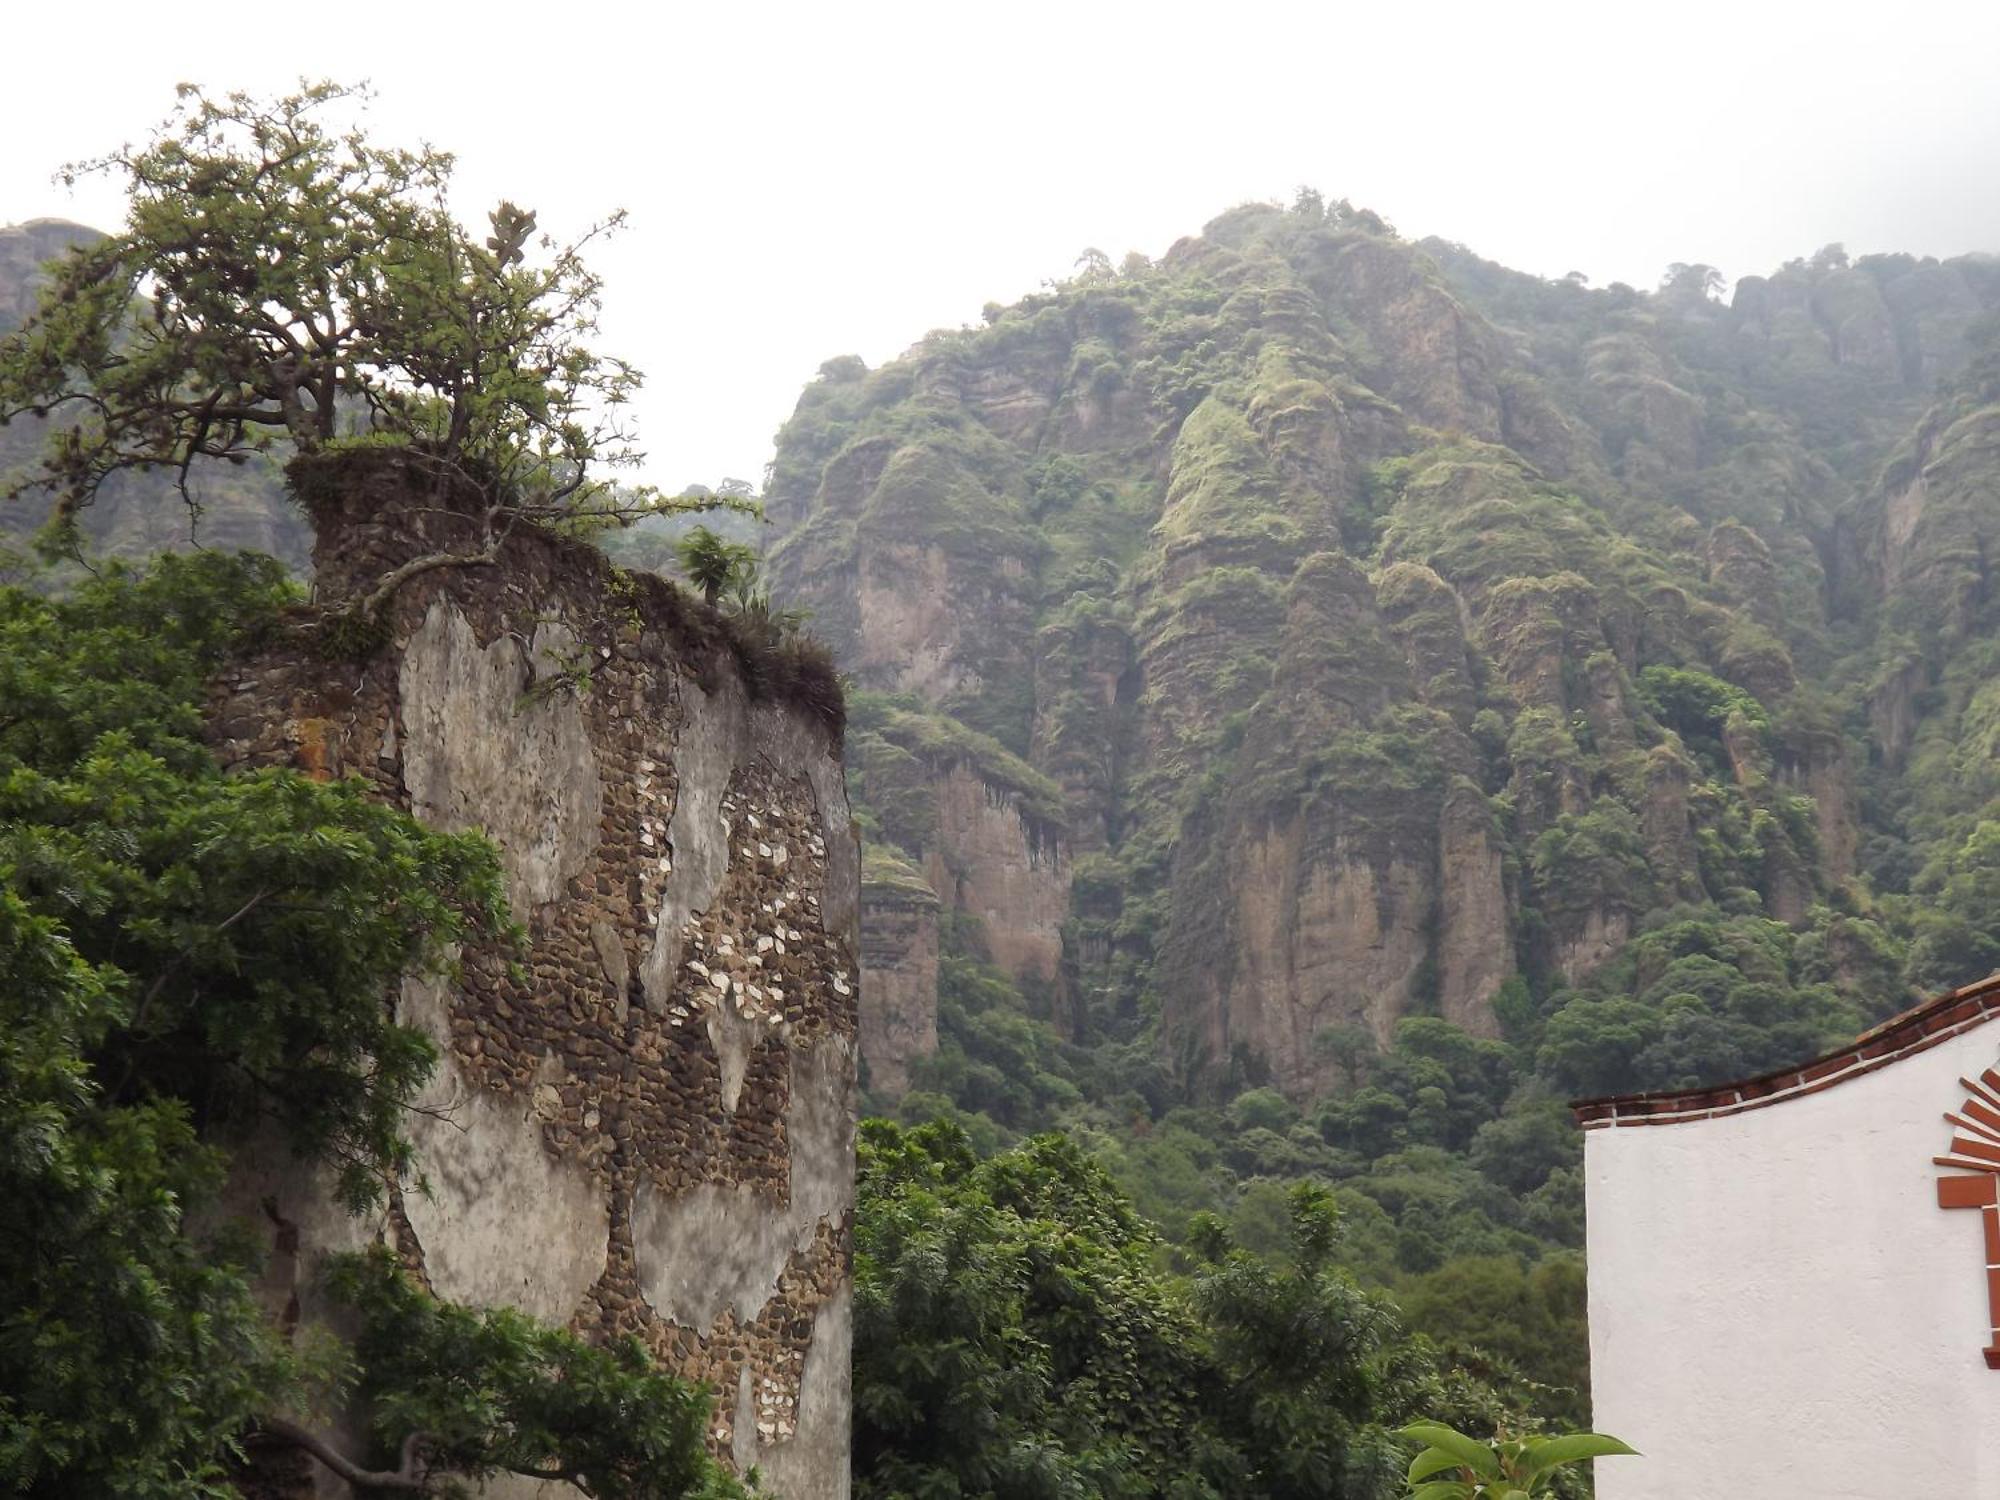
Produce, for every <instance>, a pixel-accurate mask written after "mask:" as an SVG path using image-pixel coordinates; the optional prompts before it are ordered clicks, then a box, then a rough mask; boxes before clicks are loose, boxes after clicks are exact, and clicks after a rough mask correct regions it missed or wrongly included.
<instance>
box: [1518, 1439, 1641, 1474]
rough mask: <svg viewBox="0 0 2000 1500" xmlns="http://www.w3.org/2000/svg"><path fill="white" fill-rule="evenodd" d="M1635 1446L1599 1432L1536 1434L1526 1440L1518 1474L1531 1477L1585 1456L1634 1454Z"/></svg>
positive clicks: (1624, 1455)
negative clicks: (1543, 1436)
mask: <svg viewBox="0 0 2000 1500" xmlns="http://www.w3.org/2000/svg"><path fill="white" fill-rule="evenodd" d="M1638 1456H1639V1452H1638V1450H1637V1449H1636V1448H1630V1447H1627V1446H1626V1445H1625V1444H1624V1443H1621V1442H1620V1441H1619V1440H1618V1439H1617V1438H1615V1437H1607V1436H1605V1435H1604V1434H1603V1433H1601V1432H1572V1433H1570V1434H1568V1435H1567V1436H1564V1437H1553V1438H1538V1439H1536V1440H1535V1441H1534V1442H1531V1443H1529V1444H1528V1449H1527V1452H1526V1454H1525V1455H1524V1456H1523V1459H1522V1463H1521V1477H1522V1478H1523V1479H1533V1478H1534V1477H1535V1476H1536V1475H1537V1474H1543V1473H1546V1472H1548V1471H1549V1470H1550V1469H1553V1468H1557V1467H1559V1466H1560V1465H1562V1464H1573V1463H1579V1462H1581V1461H1582V1460H1584V1459H1586V1458H1616V1457H1632V1458H1637V1457H1638Z"/></svg>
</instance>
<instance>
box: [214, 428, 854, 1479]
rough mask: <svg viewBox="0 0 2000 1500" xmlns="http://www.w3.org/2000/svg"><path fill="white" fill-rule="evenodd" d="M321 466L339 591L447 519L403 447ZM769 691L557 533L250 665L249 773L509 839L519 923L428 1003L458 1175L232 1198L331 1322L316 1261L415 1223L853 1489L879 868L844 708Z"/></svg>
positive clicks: (436, 1095)
mask: <svg viewBox="0 0 2000 1500" xmlns="http://www.w3.org/2000/svg"><path fill="white" fill-rule="evenodd" d="M302 478H303V479H305V480H307V481H309V482H308V483H306V484H305V488H306V489H307V490H308V491H309V492H310V493H311V494H312V495H313V497H314V501H313V507H314V521H315V526H316V530H317V536H318V553H319V555H318V558H317V564H318V574H319V577H320V580H321V583H322V585H323V586H325V587H327V588H330V589H332V590H333V591H334V593H335V595H336V596H337V595H339V594H340V593H341V592H343V591H344V589H345V587H346V585H347V584H348V583H350V582H352V581H353V580H355V579H358V578H364V577H368V576H372V575H374V574H377V573H379V572H380V571H381V570H382V569H383V568H385V567H386V566H389V565H393V564H394V563H395V562H396V561H398V560H399V559H401V558H405V557H408V556H411V555H414V553H415V551H416V550H417V549H420V548H427V547H428V546H429V545H430V544H429V543H428V542H427V541H426V537H427V535H428V534H429V533H430V531H431V530H432V529H434V528H435V527H437V526H439V525H443V524H446V523H447V522H448V521H449V519H450V518H449V517H448V516H446V517H442V518H440V517H439V515H438V513H437V512H436V511H435V509H434V508H426V507H427V506H429V504H430V502H429V501H428V499H427V498H426V500H425V502H424V504H423V505H419V504H418V503H417V502H416V501H414V500H412V498H411V495H410V493H409V492H408V491H407V490H406V489H405V488H404V481H403V480H402V478H401V475H400V471H399V470H398V469H397V468H396V466H395V464H394V463H393V461H391V460H387V459H381V458H377V459H373V460H364V459H362V458H349V459H346V460H339V459H335V460H323V461H318V462H317V463H316V464H315V465H314V466H312V467H311V468H310V470H309V471H303V472H302ZM357 647H358V649H357ZM759 681H760V679H759V677H758V676H757V675H756V674H755V673H749V674H746V672H745V671H744V670H743V667H742V666H741V665H740V663H739V661H738V659H737V657H736V656H734V655H732V653H731V651H730V650H729V649H728V642H727V640H726V639H724V638H723V637H722V636H720V635H719V634H718V632H717V624H716V621H715V620H714V618H713V617H712V616H710V615H707V614H706V613H705V612H704V611H703V610H702V609H701V608H700V607H699V606H697V605H694V604H692V603H690V602H688V601H687V599H686V598H685V596H682V595H679V594H677V593H676V592H675V591H674V590H673V589H671V588H670V587H668V586H666V585H663V584H661V583H659V581H658V580H655V579H651V578H645V577H639V576H634V575H629V574H621V573H616V572H614V571H613V570H612V569H611V568H610V566H609V565H608V564H607V563H605V562H604V560H603V559H602V557H601V556H600V555H599V554H598V553H596V552H594V551H592V550H591V549H589V548H587V547H584V546H581V545H579V544H575V543H570V542H566V541H562V540H559V539H556V538H553V537H550V536H547V535H543V534H540V533H531V532H529V531H527V530H523V531H520V532H517V533H515V535H514V536H513V538H512V539H510V540H509V541H508V543H507V544H506V548H505V550H504V551H503V554H502V556H501V558H500V561H499V563H498V565H497V566H492V567H475V568H460V569H451V568H447V569H441V570H437V571H433V572H429V573H425V574H422V575H421V576H419V577H418V578H416V579H414V580H413V581H411V582H410V583H409V584H408V585H406V586H405V587H404V588H403V589H402V591H401V592H400V593H399V594H398V595H397V596H396V598H395V600H394V602H393V605H392V607H391V613H390V616H389V618H388V620H387V622H386V638H385V639H383V640H381V641H379V642H372V641H370V642H359V643H357V642H354V641H352V640H346V639H343V640H342V641H341V642H340V643H338V644H329V645H326V646H324V647H322V648H317V649H316V648H314V647H312V646H310V645H301V644H299V643H298V642H297V641H290V642H288V643H280V644H276V645H273V646H272V647H271V648H269V649H268V650H267V651H265V652H264V653H263V654H262V655H261V656H258V657H256V658H254V659H252V660H250V661H248V662H246V663H244V664H243V665H242V666H241V667H240V669H238V670H236V671H234V672H233V673H231V674H230V675H229V676H227V677H226V678H225V679H223V680H222V681H219V682H218V683H217V684H216V685H215V689H214V701H213V705H212V724H213V737H214V741H215V744H216V748H217V751H218V753H219V754H220V755H221V757H222V758H223V759H224V760H225V762H227V763H229V764H233V765H251V764H268V763H291V764H297V765H301V766H304V767H306V768H309V769H310V770H312V771H314V772H315V773H317V774H321V775H326V776H358V777H360V778H362V779H364V780H365V781H367V782H369V783H371V784H372V785H373V786H374V788H375V789H376V791H377V793H378V794H379V795H380V796H382V797H383V798H385V799H388V800H390V801H393V802H395V803H396V804H398V805H399V806H402V807H404V808H407V809H408V810H410V811H411V812H413V813H415V814H416V815H418V816H419V817H421V818H424V819H425V820H427V821H429V822H432V823H434V824H436V825H438V826H441V827H445V828H451V829H473V828H476V829H481V830H483V831H484V832H485V833H487V834H488V835H489V836H490V837H492V838H493V840H494V841H495V842H496V843H497V844H498V846H499V848H500V851H501V854H502V857H503V860H504V864H505V871H506V877H507V887H508V893H509V896H510V899H511V902H512V905H513V908H514V915H515V917H516V918H517V920H518V921H519V923H520V924H521V927H522V929H523V931H524V947H523V948H522V949H520V950H519V951H518V952H507V951H497V950H496V951H490V952H489V951H476V952H475V951H468V952H465V953H464V954H462V955H461V956H460V970H459V974H458V977H457V979H456V981H455V982H454V983H452V984H450V985H447V986H441V987H440V986H430V985H420V984H414V983H412V984H409V985H407V986H406V987H405V989H404V992H403V994H402V995H401V997H400V1000H399V1002H398V1003H399V1009H400V1013H401V1015H402V1016H403V1017H404V1018H406V1019H407V1020H409V1021H411V1022H413V1023H415V1024H417V1025H419V1026H421V1027H422V1028H424V1029H425V1030H427V1031H429V1032H430V1033H431V1035H432V1036H433V1037H434V1038H435V1039H436V1040H437V1042H438V1044H439V1047H440V1050H441V1052H442V1054H443V1058H444V1064H443V1066H442V1068H441V1070H440V1072H439V1074H438V1076H437V1078H436V1080H435V1082H434V1084H433V1085H432V1090H431V1094H430V1097H429V1098H428V1099H427V1100H426V1101H425V1102H426V1103H427V1104H428V1105H429V1106H431V1108H432V1110H433V1111H434V1112H433V1113H430V1114H427V1115H425V1116H423V1117H420V1118H418V1119H417V1120H416V1121H415V1122H414V1125H413V1129H414V1132H415V1141H416V1145H417V1147H418V1166H419V1170H420V1172H421V1174H422V1177H423V1179H424V1180H425V1181H426V1183H427V1184H428V1190H427V1191H422V1192H419V1191H415V1190H414V1189H405V1190H403V1191H399V1192H396V1193H393V1194H392V1195H391V1196H390V1198H389V1201H388V1203H387V1206H386V1208H385V1210H384V1211H383V1212H382V1213H381V1214H380V1215H379V1216H378V1217H376V1218H375V1219H373V1220H369V1221H361V1220H355V1219H351V1218H349V1217H347V1216H345V1215H344V1214H343V1213H341V1212H340V1211H339V1210H338V1209H337V1208H336V1207H335V1205H333V1203H332V1202H331V1201H330V1199H329V1198H328V1196H327V1194H326V1193H325V1192H324V1190H323V1188H322V1186H321V1185H319V1184H315V1183H313V1182H310V1181H302V1180H300V1179H299V1177H298V1174H297V1172H296V1168H295V1167H294V1166H293V1165H292V1164H291V1163H289V1162H287V1161H283V1160H273V1161H269V1162H265V1163H263V1164H261V1166H260V1165H257V1164H254V1163H253V1165H252V1166H250V1167H249V1168H247V1169H246V1170H245V1172H244V1174H243V1176H242V1178H241V1180H239V1181H238V1183H237V1184H236V1191H237V1193H238V1195H239V1196H240V1197H241V1198H242V1199H243V1200H244V1201H245V1202H246V1203H247V1204H255V1203H258V1202H262V1203H263V1204H264V1205H265V1208H266V1212H265V1213H263V1214H253V1215H252V1217H255V1218H257V1219H258V1220H259V1221H260V1222H267V1223H269V1224H271V1225H272V1227H273V1260H272V1267H271V1270H270V1273H269V1278H268V1279H269V1282H270V1287H269V1291H270V1295H271V1297H272V1300H273V1303H274V1305H275V1306H283V1305H285V1304H287V1303H289V1304H290V1305H291V1306H292V1307H293V1308H294V1309H295V1310H297V1309H301V1308H302V1309H303V1310H304V1312H305V1314H306V1315H307V1316H308V1317H310V1316H311V1315H312V1314H313V1312H314V1310H315V1306H316V1304H315V1301H314V1298H315V1296H316V1293H315V1291H314V1284H313V1280H312V1273H313V1269H314V1261H315V1254H316V1252H319V1251H322V1250H326V1249H330V1248H340V1247H347V1246H352V1245H354V1244H356V1243H358V1242H365V1241H368V1240H377V1241H381V1242H385V1243H387V1244H389V1245H390V1246H392V1247H393V1248H394V1249H395V1250H396V1252H397V1253H398V1254H399V1255H400V1256H401V1258H402V1259H403V1261H404V1262H405V1263H406V1265H408V1266H409V1267H410V1268H411V1270H412V1271H413V1272H415V1274H417V1275H418V1276H419V1277H421V1278H422V1279H423V1280H424V1281H425V1283H426V1284H427V1285H429V1286H431V1287H433V1288H434V1289H436V1290H437V1291H438V1292H439V1293H441V1294H443V1295H445V1296H448V1297H451V1298H453V1299H457V1300H461V1301H464V1302H469V1303H472V1304H476V1305H492V1304H497V1303H510V1304H513V1305H515V1306H519V1307H522V1308H525V1309H526V1310H528V1311H529V1312H531V1313H533V1314H535V1315H537V1316H538V1317H542V1318H545V1319H549V1320H551V1321H554V1322H557V1323H561V1324H567V1325H569V1326H571V1327H573V1328H576V1329H578V1330H581V1331H584V1332H586V1333H591V1334H603V1335H610V1334H614V1333H629V1334H634V1335H636V1336H638V1337H639V1338H640V1339H641V1340H642V1341H643V1342H644V1343H645V1344H646V1345H647V1346H648V1347H649V1348H650V1350H651V1351H652V1352H653V1353H654V1354H655V1355H656V1356H657V1357H658V1358H659V1359H661V1360H662V1361H663V1362H665V1364H666V1365H667V1366H668V1367H670V1368H672V1369H675V1370H677V1371H680V1372H683V1373H685V1374H687V1375H689V1376H691V1377H694V1378H697V1379H700V1380H703V1381H706V1382H708V1383H709V1384H710V1385H711V1386H712V1387H713V1388H714V1390H715V1391H716V1393H717V1406H716V1415H715V1425H714V1428H713V1431H712V1434H711V1437H712V1441H713V1444H714V1446H715V1447H716V1448H717V1450H718V1451H719V1452H721V1453H723V1454H725V1455H728V1456H730V1457H731V1458H732V1459H733V1460H734V1462H735V1463H736V1465H737V1466H738V1467H739V1468H742V1469H748V1468H749V1467H751V1466H752V1465H755V1466H757V1467H759V1468H760V1469H761V1470H762V1471H763V1473H764V1474H765V1476H766V1479H767V1483H769V1484H770V1486H771V1487H772V1488H773V1490H774V1491H775V1492H776V1493H777V1494H780V1495H785V1496H792V1497H797V1500H803V1497H807V1496H811V1497H814V1500H817V1497H820V1496H825V1495H842V1494H845V1493H846V1491H847V1483H848V1464H847V1448H848V1418H847V1401H848V1397H847V1391H848V1355H847V1351H848V1338H849V1335H848V1327H849V1287H850V1273H849V1254H850V1251H849V1246H850V1224H851V1214H852V1209H853V1192H854V1155H853V1152H854V1142H853V1130H854V1114H855V1072H856V1046H855V1030H856V1018H855V1005H856V990H857V987H858V983H859V976H858V958H859V954H858V939H857V931H856V913H857V908H858V900H859V877H858V862H857V850H856V846H855V843H854V838H853V833H852V823H851V820H850V816H849V811H848V805H847V798H846V793H845V790H844V787H843V784H842V777H841V769H840V759H839V756H840V742H839V726H838V724H837V723H829V722H827V720H826V718H825V716H824V713H823V712H822V713H816V712H814V711H811V710H808V709H805V708H801V707H799V706H795V704H794V703H793V702H792V701H790V700H788V699H787V698H785V697H783V696H778V695H771V694H760V692H759ZM490 1493H496V1494H497V1493H501V1491H499V1490H493V1491H490ZM508 1493H511V1492H508ZM536 1493H541V1492H539V1491H537V1492H536Z"/></svg>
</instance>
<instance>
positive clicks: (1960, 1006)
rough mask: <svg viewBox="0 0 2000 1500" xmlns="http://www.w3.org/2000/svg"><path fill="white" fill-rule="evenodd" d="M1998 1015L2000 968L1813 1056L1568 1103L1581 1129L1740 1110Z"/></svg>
mask: <svg viewBox="0 0 2000 1500" xmlns="http://www.w3.org/2000/svg"><path fill="white" fill-rule="evenodd" d="M1995 1015H2000V974H1993V975H1989V976H1988V977H1987V978H1985V979H1982V980H1980V981H1979V982H1978V983H1976V984H1968V985H1966V986H1964V987H1963V988H1962V989H1956V990H1950V991H1947V992H1946V993H1945V994H1942V995H1939V996H1937V997H1935V998H1934V999H1930V1000H1926V1001H1924V1002H1923V1003H1922V1004H1921V1005H1917V1006H1913V1007H1912V1008H1911V1009H1909V1010H1906V1011H1904V1012H1903V1013H1902V1014H1901V1015H1899V1016H1892V1017H1890V1018H1889V1019H1888V1020H1886V1021H1884V1022H1883V1023H1882V1024H1881V1025H1879V1026H1877V1027H1875V1028H1874V1029H1873V1030H1872V1031H1864V1032H1863V1033H1862V1034H1861V1035H1860V1036H1858V1037H1856V1038H1855V1039H1854V1040H1853V1041H1852V1042H1851V1043H1849V1044H1848V1045H1847V1046H1845V1047H1842V1048H1840V1049H1839V1050H1838V1051H1834V1052H1829V1053H1827V1054H1826V1055H1825V1056H1823V1057H1816V1058H1814V1059H1813V1060H1812V1061H1811V1062H1806V1063H1800V1064H1798V1065H1797V1066H1794V1067H1790V1068H1780V1069H1778V1070H1777V1071H1776V1072H1772V1073H1760V1074H1759V1075H1758V1076H1756V1077H1755V1078H1744V1079H1739V1080H1737V1081H1736V1082H1734V1083H1718V1084H1713V1085H1710V1086H1709V1087H1707V1088H1698V1089H1654V1090H1652V1091H1651V1092H1648V1093H1643V1094H1610V1095H1606V1096H1605V1097H1603V1098H1600V1099H1578V1100H1575V1101H1573V1102H1572V1103H1571V1105H1570V1110H1571V1111H1572V1112H1573V1113H1574V1114H1575V1115H1576V1122H1577V1124H1579V1125H1581V1126H1582V1127H1583V1128H1584V1129H1585V1130H1601V1129H1605V1128H1607V1127H1609V1126H1613V1125H1677V1124H1679V1123H1680V1122H1681V1121H1683V1120H1711V1119H1714V1118H1716V1117H1717V1116H1719V1115H1735V1114H1741V1113H1742V1112H1743V1111H1744V1110H1746V1109H1762V1108H1764V1107H1765V1106H1767V1105H1771V1104H1783V1103H1784V1102H1786V1101H1787V1100H1789V1099H1797V1098H1801V1097H1803V1096H1804V1095H1806V1094H1817V1093H1819V1092H1820V1091H1821V1090H1823V1089H1830V1088H1832V1087H1833V1086H1834V1085H1836V1084H1841V1083H1846V1082H1847V1081H1848V1080H1849V1079H1852V1078H1859V1077H1860V1076H1861V1075H1862V1074H1864V1073H1873V1072H1874V1071H1875V1070H1876V1069H1878V1068H1886V1067H1887V1066H1888V1065H1889V1064H1890V1063H1892V1062H1899V1061H1901V1060H1902V1059H1903V1058H1905V1057H1909V1056H1911V1055H1912V1054H1914V1053H1918V1052H1922V1051H1924V1050H1926V1049H1927V1048H1930V1047H1935V1046H1936V1045H1937V1044H1938V1043H1939V1042H1942V1041H1945V1040H1947V1039H1949V1038H1951V1037H1954V1036H1957V1035H1958V1034H1959V1033H1960V1032H1963V1031H1970V1030H1972V1029H1973V1028H1974V1027H1975V1026H1983V1025H1985V1024H1986V1022H1988V1021H1990V1020H1992V1019H1993V1017H1994V1016H1995Z"/></svg>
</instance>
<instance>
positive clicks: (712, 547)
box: [674, 526, 757, 609]
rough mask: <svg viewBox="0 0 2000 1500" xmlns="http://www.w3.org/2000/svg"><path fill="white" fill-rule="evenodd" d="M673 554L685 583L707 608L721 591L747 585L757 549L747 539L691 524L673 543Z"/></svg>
mask: <svg viewBox="0 0 2000 1500" xmlns="http://www.w3.org/2000/svg"><path fill="white" fill-rule="evenodd" d="M674 554H675V556H677V557H678V558H679V559H680V564H681V571H682V572H683V573H685V574H687V579H688V582H689V583H691V584H693V585H694V586H695V587H696V588H697V589H699V590H700V591H701V597H702V598H703V599H704V600H706V601H707V602H708V606H709V608H710V609H713V608H715V607H716V605H717V604H719V603H720V602H721V600H722V596H723V595H724V594H730V593H735V592H736V591H737V590H738V589H739V588H742V587H746V586H748V585H749V584H750V583H751V582H752V581H753V580H754V578H755V576H756V570H757V549H756V548H755V547H752V546H751V545H750V544H749V543H747V542H732V541H730V540H729V539H728V538H727V537H724V536H721V535H719V534H717V533H716V532H714V531H711V530H710V529H709V528H708V527H706V526H697V527H695V528H694V530H692V531H690V532H689V533H688V534H687V535H686V536H684V537H682V538H681V539H680V540H679V541H678V542H676V543H674Z"/></svg>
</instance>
